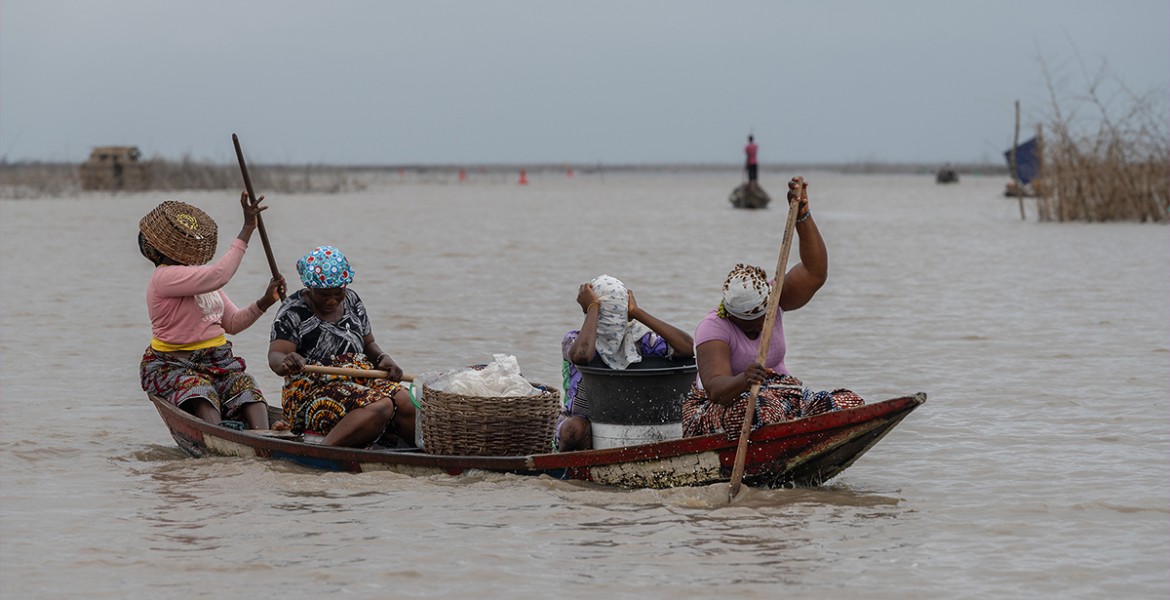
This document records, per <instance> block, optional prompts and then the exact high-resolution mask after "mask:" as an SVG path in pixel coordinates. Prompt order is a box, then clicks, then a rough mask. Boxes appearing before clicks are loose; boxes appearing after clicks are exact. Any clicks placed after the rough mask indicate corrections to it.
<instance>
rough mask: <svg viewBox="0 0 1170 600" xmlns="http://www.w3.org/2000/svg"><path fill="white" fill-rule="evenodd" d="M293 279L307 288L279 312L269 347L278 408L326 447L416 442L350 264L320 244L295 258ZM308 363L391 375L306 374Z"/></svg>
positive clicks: (394, 368) (403, 395)
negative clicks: (278, 382) (279, 380)
mask: <svg viewBox="0 0 1170 600" xmlns="http://www.w3.org/2000/svg"><path fill="white" fill-rule="evenodd" d="M297 274H299V275H300V278H301V283H303V284H304V285H305V288H304V289H302V290H298V291H296V292H294V293H293V294H292V295H291V296H289V297H288V300H286V301H285V303H284V304H283V305H282V306H281V307H280V311H278V312H277V313H276V320H275V321H274V322H273V323H272V335H271V337H270V340H271V341H270V343H269V345H268V366H269V367H270V368H271V369H272V371H273V372H274V373H276V374H277V375H281V376H284V377H285V383H284V388H283V389H282V391H281V405H282V406H283V407H284V416H285V418H286V419H288V420H289V422H290V423H291V424H292V430H293V432H294V433H301V432H304V431H309V432H312V433H315V434H319V435H322V436H325V438H324V439H323V440H321V443H322V444H325V445H329V446H346V447H354V448H363V447H366V446H368V445H370V444H372V443H374V442H375V441H379V439H380V440H381V443H384V444H385V445H389V446H396V445H398V442H399V441H402V442H405V443H408V444H409V443H413V441H414V404H413V403H412V402H411V401H410V393H409V392H408V391H407V390H406V388H405V387H403V386H402V384H401V383H399V382H400V381H401V380H402V369H401V368H400V367H399V366H398V364H397V363H395V362H394V359H393V358H391V357H390V355H389V354H387V353H386V352H383V351H382V348H381V347H380V346H379V345H378V342H376V341H375V340H374V331H373V328H372V327H371V326H370V319H369V316H368V315H367V313H366V307H365V305H364V304H362V299H361V298H360V297H358V295H357V292H355V291H354V290H353V289H351V288H350V287H349V284H350V283H352V282H353V276H354V271H353V267H351V266H350V264H349V260H347V259H346V258H345V255H344V254H342V253H341V251H340V250H338V249H337V248H334V247H333V246H318V247H317V248H315V249H314V250H313V251H312V252H310V253H308V254H306V255H305V256H304V257H302V258H301V259H300V260H298V261H297ZM307 364H316V365H325V366H334V367H349V368H356V369H367V370H368V369H380V370H383V371H388V372H389V373H390V378H389V379H373V378H370V379H354V378H351V377H344V376H336V375H319V374H312V373H306V372H304V367H305V365H307Z"/></svg>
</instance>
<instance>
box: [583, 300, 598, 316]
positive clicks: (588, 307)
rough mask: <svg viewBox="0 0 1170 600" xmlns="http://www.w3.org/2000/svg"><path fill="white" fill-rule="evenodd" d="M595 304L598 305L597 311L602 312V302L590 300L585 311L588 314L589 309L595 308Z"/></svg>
mask: <svg viewBox="0 0 1170 600" xmlns="http://www.w3.org/2000/svg"><path fill="white" fill-rule="evenodd" d="M594 306H596V307H597V312H601V303H600V302H590V303H589V306H586V307H585V313H586V314H588V313H589V309H591V308H593V307H594Z"/></svg>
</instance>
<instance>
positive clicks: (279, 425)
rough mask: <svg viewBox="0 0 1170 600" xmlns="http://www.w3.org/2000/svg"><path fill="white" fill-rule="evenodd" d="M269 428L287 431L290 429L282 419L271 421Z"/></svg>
mask: <svg viewBox="0 0 1170 600" xmlns="http://www.w3.org/2000/svg"><path fill="white" fill-rule="evenodd" d="M270 428H271V429H272V430H273V431H289V430H291V429H292V427H289V425H288V423H285V422H284V421H277V422H275V423H273V424H272V425H271V426H270Z"/></svg>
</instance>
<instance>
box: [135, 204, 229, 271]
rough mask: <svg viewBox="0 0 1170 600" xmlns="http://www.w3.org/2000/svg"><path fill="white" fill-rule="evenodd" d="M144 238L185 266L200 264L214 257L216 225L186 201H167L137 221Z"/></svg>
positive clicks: (205, 214) (168, 256)
mask: <svg viewBox="0 0 1170 600" xmlns="http://www.w3.org/2000/svg"><path fill="white" fill-rule="evenodd" d="M138 229H139V231H141V232H142V235H144V236H146V241H148V242H150V245H152V246H154V247H155V248H156V249H158V251H159V252H162V253H163V254H165V255H166V256H167V258H170V259H171V260H174V261H177V262H179V263H181V264H184V265H202V264H206V263H208V262H210V261H211V259H212V258H215V242H216V239H217V237H218V228H217V227H216V225H215V221H214V220H213V219H212V218H211V217H209V216H208V215H207V213H205V212H203V211H202V210H199V209H198V208H196V207H194V206H191V205H190V204H187V203H185V202H177V201H175V200H167V201H166V202H163V203H162V204H159V205H158V206H156V207H155V208H154V210H152V211H150V213H148V214H147V215H146V216H145V217H142V220H141V221H139V222H138Z"/></svg>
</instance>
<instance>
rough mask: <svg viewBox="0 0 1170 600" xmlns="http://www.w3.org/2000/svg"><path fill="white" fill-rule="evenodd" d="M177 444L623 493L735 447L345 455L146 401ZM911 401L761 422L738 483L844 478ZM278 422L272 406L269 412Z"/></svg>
mask: <svg viewBox="0 0 1170 600" xmlns="http://www.w3.org/2000/svg"><path fill="white" fill-rule="evenodd" d="M150 399H151V401H152V402H154V405H155V408H157V409H158V413H159V415H160V416H162V419H163V422H164V423H166V426H167V428H168V429H170V431H171V435H172V436H173V437H174V438H175V441H176V442H177V443H178V444H179V447H180V448H182V449H183V450H185V451H186V452H187V453H188V454H191V455H192V456H196V457H202V456H208V455H219V456H240V457H248V458H269V459H280V460H286V461H291V462H294V463H298V464H301V465H304V466H308V467H313V468H318V469H326V470H331V471H350V472H354V473H357V472H366V471H393V472H396V473H403V474H409V475H434V474H443V473H446V474H449V475H459V474H460V473H463V472H464V471H470V470H482V471H493V472H502V473H515V474H523V475H549V476H551V477H555V478H558V479H577V480H584V481H593V482H597V483H600V484H605V485H613V486H620V487H625V488H670V487H679V486H694V485H708V484H712V483H717V482H720V481H728V480H729V479H730V478H731V470H732V466H733V463H734V462H735V452H736V446H737V440H736V439H735V438H729V437H728V436H727V435H726V434H713V435H705V436H699V437H690V438H681V439H673V440H666V441H661V442H656V443H651V444H642V445H638V446H626V447H621V448H608V449H604V450H585V451H580V452H564V453H554V454H533V455H527V456H444V455H436V454H426V453H424V452H422V451H420V450H417V449H405V450H390V449H355V448H339V447H333V446H322V445H320V444H314V443H307V442H304V441H300V440H299V439H297V437H296V436H293V435H292V434H290V433H289V432H275V431H248V430H244V431H241V430H236V429H230V428H227V427H223V426H220V425H212V424H210V423H208V422H206V421H204V420H202V419H200V418H198V417H195V416H193V415H191V414H188V413H187V412H185V411H183V410H181V409H179V408H177V407H175V406H174V405H172V404H171V403H169V402H167V401H165V400H162V399H160V398H158V397H155V396H150ZM924 402H926V394H922V393H919V394H916V395H914V396H905V397H902V398H894V399H892V400H885V401H882V402H876V403H874V404H867V405H865V406H860V407H857V408H851V409H847V410H841V411H837V412H831V413H826V414H822V415H817V416H815V417H807V418H803V419H797V420H794V421H788V422H785V423H777V424H774V425H767V426H764V427H761V428H759V429H757V430H755V431H753V432H752V436H751V445H750V446H748V452H747V461H746V466H745V468H744V479H743V481H744V483H745V484H747V485H753V486H764V487H776V486H783V485H790V484H796V485H820V484H821V483H823V482H825V481H828V480H829V479H831V478H833V477H834V476H836V475H837V474H838V473H840V472H841V471H844V470H845V469H846V468H847V467H849V465H852V464H853V462H854V461H856V460H857V459H858V458H859V457H860V456H861V455H862V454H865V452H866V451H867V450H869V449H870V448H871V447H873V445H874V444H876V443H877V442H878V441H879V440H881V439H882V437H884V436H885V435H886V434H887V433H889V432H890V430H891V429H893V428H894V426H896V425H897V424H898V423H899V422H901V421H902V419H904V418H906V415H909V414H910V412H911V411H913V410H914V409H915V408H918V406H919V405H921V404H922V403H924ZM269 409H270V410H271V411H272V412H273V413H275V416H276V417H280V416H281V415H280V413H279V409H276V408H275V407H271V406H270V407H269Z"/></svg>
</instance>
